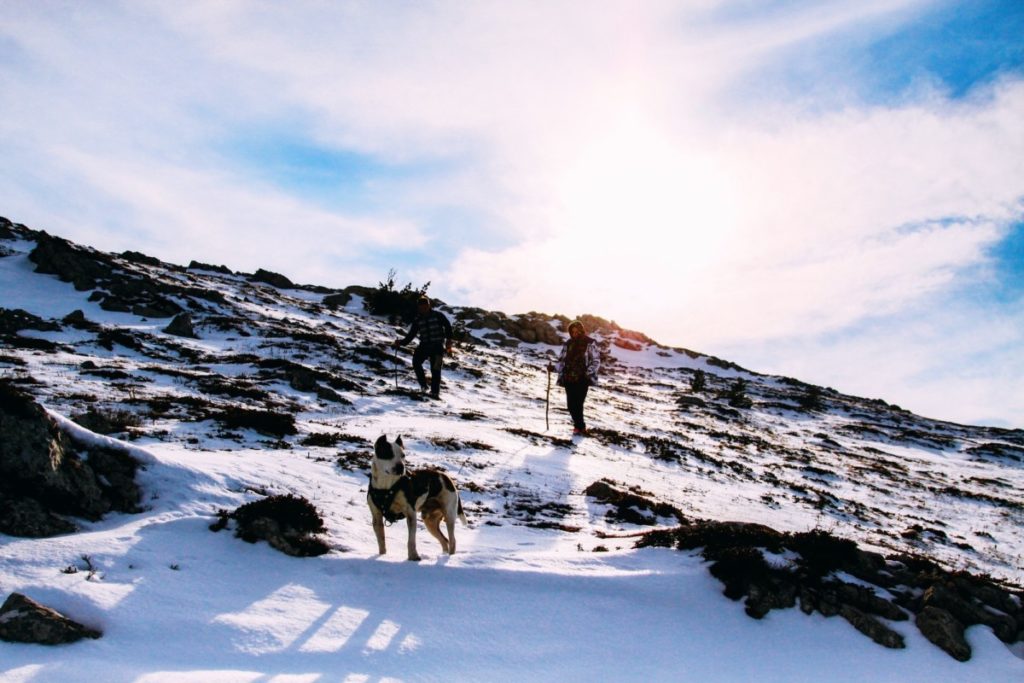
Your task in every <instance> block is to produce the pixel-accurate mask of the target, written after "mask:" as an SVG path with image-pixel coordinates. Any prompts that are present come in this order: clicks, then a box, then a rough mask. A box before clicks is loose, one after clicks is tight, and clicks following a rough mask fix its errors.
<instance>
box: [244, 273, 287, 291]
mask: <svg viewBox="0 0 1024 683" xmlns="http://www.w3.org/2000/svg"><path fill="white" fill-rule="evenodd" d="M249 279H250V280H252V281H253V282H265V283H267V284H268V285H271V286H273V287H277V288H278V289H295V284H294V283H293V282H292V281H291V280H289V279H288V278H286V277H285V276H284V275H281V274H280V273H274V272H272V271H269V270H263V269H262V268H260V269H259V270H257V271H256V272H255V273H254V274H252V275H250V276H249Z"/></svg>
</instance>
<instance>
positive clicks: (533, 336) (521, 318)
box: [458, 309, 563, 345]
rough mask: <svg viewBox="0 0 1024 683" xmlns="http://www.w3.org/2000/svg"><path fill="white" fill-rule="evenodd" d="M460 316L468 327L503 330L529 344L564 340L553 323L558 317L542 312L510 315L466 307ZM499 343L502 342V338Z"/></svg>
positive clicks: (559, 342) (555, 342)
mask: <svg viewBox="0 0 1024 683" xmlns="http://www.w3.org/2000/svg"><path fill="white" fill-rule="evenodd" d="M458 318H459V319H460V321H462V322H465V325H466V327H467V328H468V329H471V330H482V329H488V330H501V331H502V332H503V333H504V334H506V335H508V336H509V337H511V338H512V339H515V340H518V341H520V342H525V343H527V344H538V343H540V344H552V345H558V344H561V343H562V341H563V339H562V337H561V336H560V335H559V334H558V332H557V331H556V330H555V328H554V327H552V324H551V323H552V322H553V321H554V320H556V319H555V318H551V317H550V316H545V315H542V314H540V313H524V314H522V315H516V316H511V317H510V316H506V315H505V314H503V313H494V312H485V311H481V310H480V309H464V310H463V311H462V312H461V313H460V315H459V316H458ZM499 343H501V342H500V340H499ZM503 345H504V344H503Z"/></svg>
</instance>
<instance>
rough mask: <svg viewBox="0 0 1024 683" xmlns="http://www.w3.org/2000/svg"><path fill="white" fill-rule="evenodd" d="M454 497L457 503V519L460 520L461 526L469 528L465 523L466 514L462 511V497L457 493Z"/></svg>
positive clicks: (467, 523)
mask: <svg viewBox="0 0 1024 683" xmlns="http://www.w3.org/2000/svg"><path fill="white" fill-rule="evenodd" d="M455 495H456V496H457V499H458V501H459V519H461V520H462V523H463V524H465V525H466V526H469V522H467V521H466V512H465V510H463V509H462V496H460V495H459V494H458V493H456V494H455Z"/></svg>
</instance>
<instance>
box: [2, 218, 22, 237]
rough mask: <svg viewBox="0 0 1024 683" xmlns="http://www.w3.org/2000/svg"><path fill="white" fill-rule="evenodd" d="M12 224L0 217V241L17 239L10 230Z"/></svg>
mask: <svg viewBox="0 0 1024 683" xmlns="http://www.w3.org/2000/svg"><path fill="white" fill-rule="evenodd" d="M13 227H14V224H13V223H11V222H10V221H9V220H7V219H6V218H3V217H0V240H13V239H17V238H18V235H17V234H16V233H15V232H14V230H12V228H13Z"/></svg>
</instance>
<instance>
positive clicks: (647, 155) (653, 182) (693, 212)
mask: <svg viewBox="0 0 1024 683" xmlns="http://www.w3.org/2000/svg"><path fill="white" fill-rule="evenodd" d="M559 202H560V209H561V212H562V213H561V215H560V217H559V225H558V226H557V229H558V231H559V232H560V233H561V234H562V236H563V238H564V239H565V240H566V246H569V245H571V244H574V245H576V246H575V248H577V249H579V248H580V245H581V244H592V245H595V247H594V249H595V250H597V251H598V252H602V251H603V253H604V259H602V260H606V259H607V257H608V256H612V257H614V258H615V259H616V261H615V263H616V268H617V270H618V272H619V273H620V275H621V276H626V277H633V276H637V277H644V278H648V279H649V278H650V277H651V272H652V266H653V267H654V268H655V269H658V268H661V269H669V270H670V271H672V272H678V270H679V269H680V268H686V269H691V270H703V269H706V268H709V267H711V266H712V265H713V264H714V262H715V261H716V260H717V259H718V258H719V257H720V256H721V251H722V249H723V248H724V247H725V245H726V242H727V241H728V239H729V237H730V235H731V233H732V232H733V231H734V227H735V223H736V220H737V213H738V208H739V207H738V204H737V202H738V197H737V196H736V193H735V191H734V190H733V188H732V187H731V183H730V182H729V179H728V177H727V175H726V174H725V173H724V172H723V171H722V170H721V167H720V166H719V165H718V164H717V163H716V162H715V161H714V159H713V158H712V156H711V155H710V154H708V153H706V152H699V151H697V150H696V145H683V144H680V143H678V142H676V141H673V140H672V139H670V138H668V137H667V136H664V135H662V134H661V133H660V132H659V130H658V128H657V127H656V126H653V125H650V123H649V122H648V121H646V120H645V119H644V118H643V117H641V116H638V115H636V114H627V115H621V116H619V117H617V118H616V120H615V124H614V125H612V126H610V127H607V128H604V129H603V130H602V131H601V133H600V134H599V135H598V136H595V137H594V138H592V139H591V141H590V142H589V143H588V144H586V145H585V147H584V148H583V149H582V151H581V152H580V153H579V154H578V156H577V158H576V160H575V161H574V163H572V164H571V165H569V167H568V169H567V170H566V172H565V173H564V174H563V177H562V182H561V186H560V188H559ZM584 252H585V253H581V256H586V257H593V256H596V255H597V254H592V253H586V252H589V250H588V249H586V248H584Z"/></svg>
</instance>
